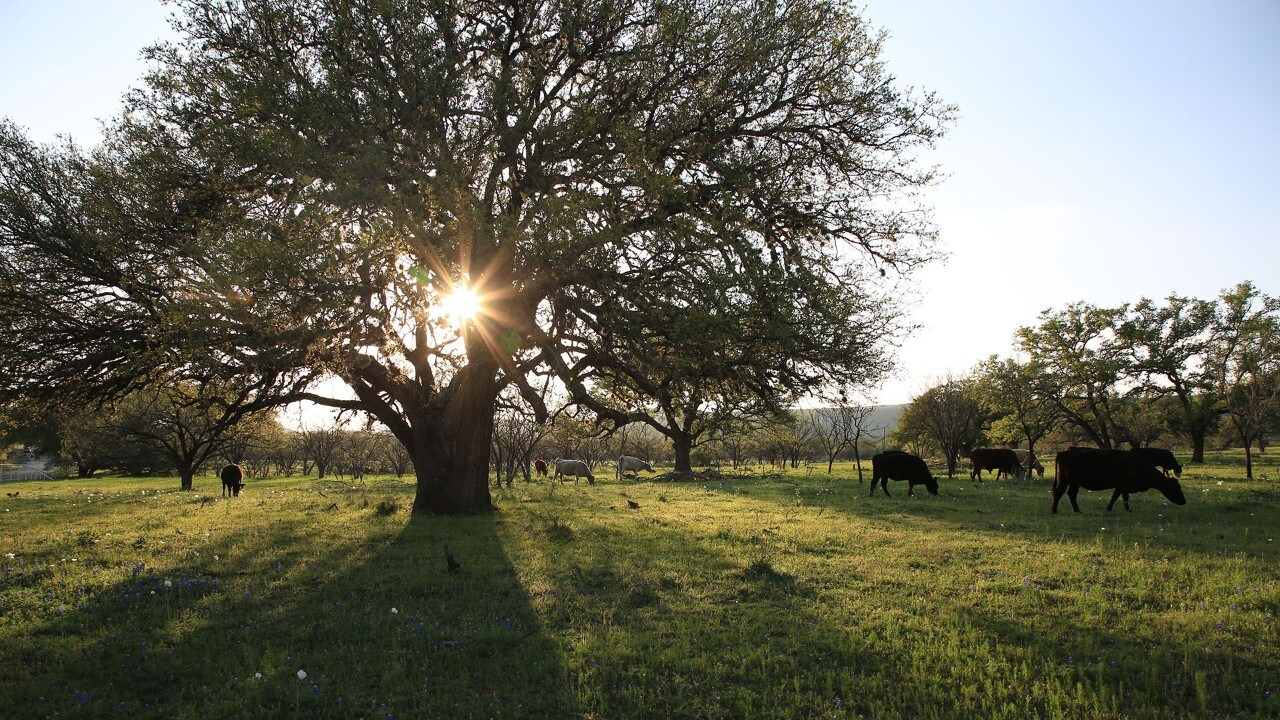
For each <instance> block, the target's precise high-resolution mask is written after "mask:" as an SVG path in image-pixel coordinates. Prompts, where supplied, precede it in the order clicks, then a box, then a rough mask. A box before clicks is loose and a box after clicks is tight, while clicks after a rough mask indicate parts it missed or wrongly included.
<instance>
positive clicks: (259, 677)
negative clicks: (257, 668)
mask: <svg viewBox="0 0 1280 720" xmlns="http://www.w3.org/2000/svg"><path fill="white" fill-rule="evenodd" d="M253 676H254V677H255V678H257V679H258V680H261V679H262V673H254V674H253Z"/></svg>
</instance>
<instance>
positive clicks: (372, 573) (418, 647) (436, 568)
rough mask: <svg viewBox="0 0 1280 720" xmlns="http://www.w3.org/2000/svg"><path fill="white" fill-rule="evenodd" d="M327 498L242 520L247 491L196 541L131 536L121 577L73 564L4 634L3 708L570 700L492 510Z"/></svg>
mask: <svg viewBox="0 0 1280 720" xmlns="http://www.w3.org/2000/svg"><path fill="white" fill-rule="evenodd" d="M329 500H330V499H329V498H324V499H320V498H316V500H315V502H313V503H312V504H311V505H312V507H311V509H309V510H308V511H307V512H306V513H305V515H306V516H305V517H294V518H293V519H283V520H280V521H274V522H268V523H262V522H261V517H257V518H250V517H248V515H250V514H259V515H260V514H262V513H270V512H271V505H270V503H269V502H267V501H264V500H259V501H258V502H256V503H255V502H253V497H252V496H249V497H242V498H240V499H238V502H237V503H220V504H219V505H218V506H210V507H207V508H205V507H201V508H200V509H199V510H198V512H203V513H214V514H217V513H221V514H222V517H221V518H217V520H216V521H214V522H213V523H211V525H210V528H211V531H212V537H210V538H209V539H208V540H205V541H201V540H200V539H199V538H187V540H189V541H190V542H184V539H183V538H180V537H175V536H173V535H164V536H163V537H167V538H168V539H169V542H168V543H167V544H163V545H162V544H161V540H160V536H157V537H156V538H153V539H151V540H150V541H144V539H143V538H142V537H141V536H140V539H139V540H138V545H137V551H136V553H135V555H136V556H137V557H138V561H137V563H136V564H133V565H132V567H130V568H129V569H128V570H127V572H126V577H125V578H123V579H119V580H116V581H114V582H110V583H106V584H101V585H96V584H92V581H91V579H89V578H83V576H81V577H82V580H83V582H84V583H85V586H84V587H81V588H77V589H76V590H77V591H78V592H73V593H72V594H71V596H70V597H69V598H68V601H67V602H65V603H64V604H63V607H62V611H61V612H58V613H55V614H53V615H52V616H50V615H44V616H43V618H42V619H39V620H36V621H35V622H37V623H38V624H37V625H35V626H27V627H25V628H24V632H22V633H12V634H9V635H7V636H6V637H8V640H6V642H5V643H4V644H3V647H0V662H3V664H4V665H5V666H6V667H9V668H21V670H19V671H18V672H17V673H11V676H10V682H9V683H8V688H7V689H2V690H0V706H5V707H6V708H7V709H6V710H5V712H4V713H3V716H4V717H6V718H24V717H32V718H39V717H55V716H62V717H125V716H128V717H155V718H167V719H172V718H208V717H237V718H288V717H297V718H303V717H305V718H330V717H331V718H349V717H377V718H394V717H437V716H438V717H450V718H469V717H486V718H487V717H508V716H532V717H559V716H563V715H573V714H576V713H577V711H576V709H575V699H574V697H573V695H572V694H571V693H570V692H569V691H568V689H567V685H566V679H565V670H564V667H563V664H562V663H561V661H560V659H559V658H560V655H559V652H558V650H557V647H556V645H555V643H554V642H553V641H552V640H550V639H549V638H548V636H547V635H546V634H545V632H544V631H543V629H542V627H541V625H540V624H539V622H538V619H537V617H536V615H535V614H534V612H533V610H532V609H531V606H530V604H529V599H528V597H527V596H526V594H525V593H524V591H523V590H522V589H521V587H520V585H519V583H518V580H517V575H516V573H515V570H514V568H513V567H512V565H511V562H510V560H509V559H508V557H507V556H506V553H505V551H504V548H503V544H502V542H501V541H500V540H499V538H498V536H497V534H496V526H497V524H498V523H500V522H501V517H500V516H492V515H491V516H481V517H472V518H462V519H455V518H419V517H409V516H407V515H406V514H405V513H403V512H401V513H399V514H397V515H394V516H392V517H379V516H378V515H377V514H376V512H375V511H374V510H373V509H372V508H370V509H359V510H355V509H352V508H353V507H355V502H354V500H352V499H351V498H340V499H339V500H338V501H337V502H340V503H341V505H342V506H343V507H344V508H346V509H345V510H338V509H330V510H326V507H327V506H328V505H329ZM337 502H335V503H334V504H335V505H336V504H337ZM400 504H401V507H403V506H404V504H405V502H404V500H403V499H402V500H401V502H400ZM190 507H191V508H194V507H195V505H194V504H192V505H191V506H190ZM184 509H188V510H189V511H190V512H197V510H191V509H189V508H184ZM295 515H296V513H295ZM211 517H216V516H211ZM237 526H239V527H237ZM322 536H323V537H322ZM445 543H450V545H451V547H452V551H453V553H454V555H455V557H456V558H457V561H458V562H459V563H460V567H459V568H458V569H457V570H456V571H453V572H451V571H450V570H449V569H448V567H447V565H446V560H445V556H444V544H445ZM175 546H182V549H181V550H176V549H174V548H175ZM197 547H198V551H197V550H196V548H197ZM313 548H314V549H313ZM319 548H323V550H320V549H319ZM197 553H198V554H197ZM55 554H57V553H56V552H55ZM82 554H87V553H82ZM152 558H154V562H155V564H156V565H158V566H161V567H163V568H164V569H163V570H160V569H157V568H156V567H153V566H152V564H151V563H152ZM102 570H104V571H106V570H107V568H102ZM114 571H115V573H116V574H118V573H119V568H114ZM45 572H48V573H50V574H51V575H56V573H58V572H59V571H58V570H57V569H52V570H46V571H45ZM5 580H6V582H10V583H13V582H20V581H17V580H14V579H13V578H12V577H6V579H5ZM60 582H62V581H60V580H58V579H56V577H49V576H45V577H41V576H36V575H33V576H31V579H30V585H31V587H32V588H33V589H34V588H37V587H39V588H49V587H56V586H57V585H58V584H59V583H60ZM65 590H66V588H61V589H58V592H60V593H62V592H63V591H65ZM60 597H61V596H60ZM55 601H56V600H55Z"/></svg>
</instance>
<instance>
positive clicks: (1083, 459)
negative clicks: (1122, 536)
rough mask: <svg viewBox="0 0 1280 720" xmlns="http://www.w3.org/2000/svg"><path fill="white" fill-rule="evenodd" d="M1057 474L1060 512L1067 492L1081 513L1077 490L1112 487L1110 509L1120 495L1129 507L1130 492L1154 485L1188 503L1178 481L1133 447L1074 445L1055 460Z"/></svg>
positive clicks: (1172, 499)
mask: <svg viewBox="0 0 1280 720" xmlns="http://www.w3.org/2000/svg"><path fill="white" fill-rule="evenodd" d="M1055 463H1056V465H1057V468H1056V475H1057V476H1056V477H1055V478H1054V481H1053V511H1054V512H1055V513H1056V512H1058V501H1059V500H1061V499H1062V494H1063V493H1066V494H1067V497H1069V498H1071V509H1072V510H1075V511H1076V512H1080V506H1079V505H1077V504H1076V493H1078V492H1080V488H1084V489H1086V490H1111V489H1114V490H1115V492H1114V493H1112V494H1111V502H1109V503H1107V510H1111V508H1112V507H1114V506H1115V504H1116V498H1124V509H1125V510H1128V509H1129V493H1138V492H1142V491H1144V490H1151V489H1152V488H1154V489H1156V490H1159V491H1160V493H1161V494H1162V495H1164V496H1165V497H1166V498H1168V499H1169V502H1172V503H1174V504H1175V505H1186V504H1187V498H1186V496H1185V495H1183V494H1182V486H1181V485H1180V484H1178V481H1177V480H1175V479H1173V478H1171V477H1167V476H1166V475H1165V474H1164V473H1162V472H1160V471H1159V470H1157V469H1156V468H1155V466H1154V465H1152V464H1151V463H1150V462H1149V461H1148V460H1147V459H1146V458H1145V457H1144V456H1142V455H1140V454H1138V453H1136V452H1133V451H1130V450H1097V449H1093V448H1074V449H1070V450H1063V451H1062V452H1060V453H1058V456H1057V458H1056V460H1055Z"/></svg>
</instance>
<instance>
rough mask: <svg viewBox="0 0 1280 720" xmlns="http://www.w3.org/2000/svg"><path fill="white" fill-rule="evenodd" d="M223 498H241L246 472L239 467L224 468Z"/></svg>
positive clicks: (229, 466)
mask: <svg viewBox="0 0 1280 720" xmlns="http://www.w3.org/2000/svg"><path fill="white" fill-rule="evenodd" d="M221 474H222V495H223V497H232V496H235V497H240V489H241V488H243V487H244V470H243V469H242V468H241V467H240V466H239V465H228V466H226V467H224V468H222V473H221Z"/></svg>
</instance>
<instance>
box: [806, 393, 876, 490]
mask: <svg viewBox="0 0 1280 720" xmlns="http://www.w3.org/2000/svg"><path fill="white" fill-rule="evenodd" d="M874 411H875V408H874V407H871V406H869V405H838V406H835V407H829V408H817V409H815V410H812V411H810V412H809V413H808V414H807V415H806V416H805V419H806V421H807V423H808V424H809V426H810V428H811V432H810V435H811V436H812V438H813V441H812V442H813V446H814V447H815V448H817V449H818V450H819V451H821V452H822V454H823V456H824V457H825V458H826V460H827V474H828V475H830V474H831V471H832V468H833V467H834V466H835V461H836V458H837V457H839V456H840V454H841V453H844V452H845V451H847V450H850V449H852V450H853V454H854V463H855V464H856V465H857V468H858V482H862V459H861V456H860V454H859V450H858V442H859V441H860V440H861V439H862V436H863V435H865V434H866V433H867V431H868V430H869V429H870V428H869V427H868V420H869V419H870V418H871V415H872V413H873V412H874Z"/></svg>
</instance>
